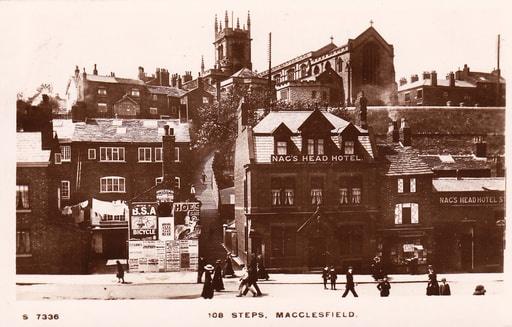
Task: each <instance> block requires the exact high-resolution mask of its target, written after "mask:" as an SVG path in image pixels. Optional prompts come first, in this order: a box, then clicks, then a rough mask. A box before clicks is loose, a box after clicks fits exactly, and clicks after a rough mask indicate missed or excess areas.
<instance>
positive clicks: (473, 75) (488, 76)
mask: <svg viewBox="0 0 512 327" xmlns="http://www.w3.org/2000/svg"><path fill="white" fill-rule="evenodd" d="M466 80H468V81H469V82H471V83H475V84H476V83H482V82H483V83H496V82H497V81H498V75H495V74H493V73H484V72H469V75H468V77H466ZM500 83H505V79H504V78H503V77H501V76H500Z"/></svg>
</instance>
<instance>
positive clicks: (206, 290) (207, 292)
mask: <svg viewBox="0 0 512 327" xmlns="http://www.w3.org/2000/svg"><path fill="white" fill-rule="evenodd" d="M212 271H213V266H212V265H210V264H207V265H206V266H204V274H205V275H204V284H203V292H202V293H201V296H202V297H203V298H205V299H212V298H213V293H214V292H213V285H212Z"/></svg>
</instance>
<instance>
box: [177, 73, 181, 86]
mask: <svg viewBox="0 0 512 327" xmlns="http://www.w3.org/2000/svg"><path fill="white" fill-rule="evenodd" d="M177 87H178V89H181V87H182V85H181V76H179V77H178V85H177Z"/></svg>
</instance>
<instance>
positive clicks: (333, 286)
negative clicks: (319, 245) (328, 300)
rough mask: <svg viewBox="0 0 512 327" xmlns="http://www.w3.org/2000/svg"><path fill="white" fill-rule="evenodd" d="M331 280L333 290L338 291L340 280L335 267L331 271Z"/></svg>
mask: <svg viewBox="0 0 512 327" xmlns="http://www.w3.org/2000/svg"><path fill="white" fill-rule="evenodd" d="M329 279H330V280H331V290H336V280H337V279H338V275H337V274H336V269H334V266H331V269H330V270H329Z"/></svg>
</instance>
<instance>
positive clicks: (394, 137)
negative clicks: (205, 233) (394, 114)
mask: <svg viewBox="0 0 512 327" xmlns="http://www.w3.org/2000/svg"><path fill="white" fill-rule="evenodd" d="M399 141H400V132H399V130H398V122H397V121H396V120H392V121H391V123H390V124H389V127H388V142H390V143H398V142H399Z"/></svg>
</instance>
